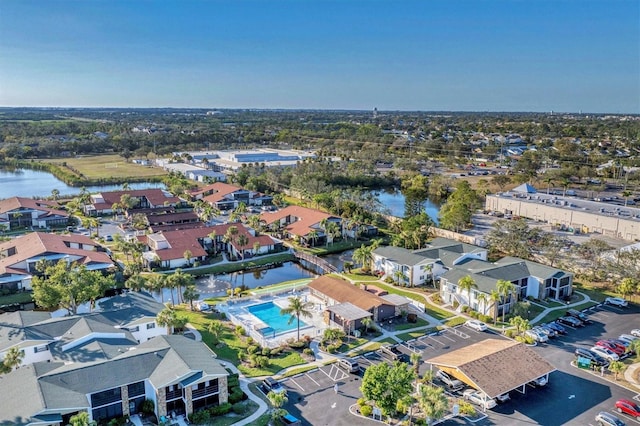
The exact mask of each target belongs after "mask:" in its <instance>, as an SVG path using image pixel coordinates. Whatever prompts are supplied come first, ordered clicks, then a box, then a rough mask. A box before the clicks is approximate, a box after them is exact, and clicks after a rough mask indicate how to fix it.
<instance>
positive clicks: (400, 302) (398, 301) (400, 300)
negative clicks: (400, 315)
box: [380, 294, 411, 306]
mask: <svg viewBox="0 0 640 426" xmlns="http://www.w3.org/2000/svg"><path fill="white" fill-rule="evenodd" d="M380 297H382V298H383V299H384V300H386V301H387V302H389V303H391V304H392V305H395V306H404V305H408V304H409V303H411V300H409V299H407V298H406V297H404V296H400V295H399V294H385V295H384V296H380Z"/></svg>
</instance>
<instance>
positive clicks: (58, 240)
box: [0, 232, 113, 273]
mask: <svg viewBox="0 0 640 426" xmlns="http://www.w3.org/2000/svg"><path fill="white" fill-rule="evenodd" d="M66 243H78V244H82V245H85V246H92V247H97V245H98V244H96V242H95V241H93V240H92V239H91V238H89V237H85V236H83V235H57V234H47V233H44V232H32V233H30V234H27V235H25V236H23V237H20V238H16V239H14V240H11V241H7V242H4V243H2V244H0V252H1V251H4V250H8V249H9V248H10V247H15V248H16V254H14V255H12V256H9V257H6V258H4V259H2V260H0V273H6V272H8V271H9V270H16V269H15V268H13V266H14V265H16V264H17V263H20V262H22V261H24V260H26V259H30V258H32V257H35V256H39V255H44V254H54V253H59V254H68V255H73V256H79V257H80V259H79V262H80V263H84V264H89V263H109V264H113V261H112V260H111V259H110V258H109V256H108V255H107V254H106V253H104V252H98V251H91V250H83V249H80V248H71V247H68V246H67V244H66Z"/></svg>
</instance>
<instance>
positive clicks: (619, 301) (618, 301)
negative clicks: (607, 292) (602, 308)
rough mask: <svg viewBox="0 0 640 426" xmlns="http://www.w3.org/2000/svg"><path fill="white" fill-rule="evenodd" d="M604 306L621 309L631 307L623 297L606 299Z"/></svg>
mask: <svg viewBox="0 0 640 426" xmlns="http://www.w3.org/2000/svg"><path fill="white" fill-rule="evenodd" d="M604 304H605V305H613V306H617V307H619V308H626V307H627V306H629V302H627V301H626V300H624V299H623V298H621V297H607V298H606V299H604Z"/></svg>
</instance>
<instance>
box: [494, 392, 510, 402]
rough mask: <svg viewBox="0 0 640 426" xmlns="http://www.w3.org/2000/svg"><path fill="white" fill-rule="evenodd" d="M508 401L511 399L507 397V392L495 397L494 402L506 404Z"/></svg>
mask: <svg viewBox="0 0 640 426" xmlns="http://www.w3.org/2000/svg"><path fill="white" fill-rule="evenodd" d="M510 399H511V397H510V396H509V392H507V393H503V394H502V395H498V396H496V401H497V402H500V403H504V402H507V401H508V400H510Z"/></svg>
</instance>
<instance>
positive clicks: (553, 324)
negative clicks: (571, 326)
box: [542, 321, 567, 334]
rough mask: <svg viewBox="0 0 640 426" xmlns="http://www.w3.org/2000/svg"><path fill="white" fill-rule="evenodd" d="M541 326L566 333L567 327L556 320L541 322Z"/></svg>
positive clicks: (559, 332)
mask: <svg viewBox="0 0 640 426" xmlns="http://www.w3.org/2000/svg"><path fill="white" fill-rule="evenodd" d="M542 325H543V326H546V327H549V328H551V329H553V330H555V331H556V333H558V334H567V329H566V328H564V327H563V326H561V325H560V324H558V323H557V322H555V321H554V322H550V323H548V324H542Z"/></svg>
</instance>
